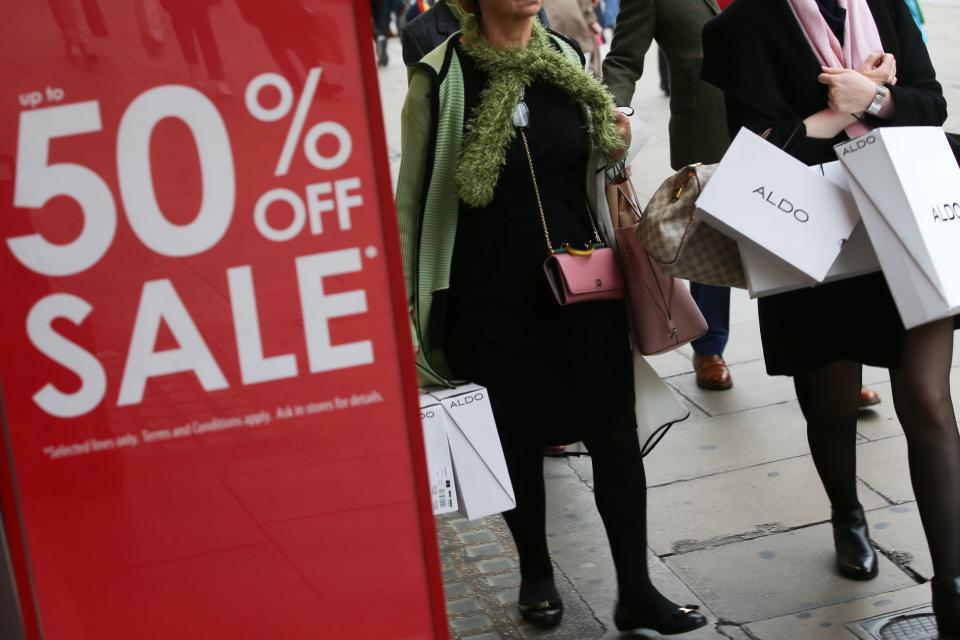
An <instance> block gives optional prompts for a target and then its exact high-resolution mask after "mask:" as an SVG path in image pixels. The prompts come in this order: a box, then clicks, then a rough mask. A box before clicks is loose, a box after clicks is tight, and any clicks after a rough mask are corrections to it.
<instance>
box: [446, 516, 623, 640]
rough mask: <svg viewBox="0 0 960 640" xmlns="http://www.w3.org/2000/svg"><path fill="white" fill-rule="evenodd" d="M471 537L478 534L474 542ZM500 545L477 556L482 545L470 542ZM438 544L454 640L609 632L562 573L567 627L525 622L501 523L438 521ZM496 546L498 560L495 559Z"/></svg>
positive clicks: (582, 637) (581, 637) (585, 639)
mask: <svg viewBox="0 0 960 640" xmlns="http://www.w3.org/2000/svg"><path fill="white" fill-rule="evenodd" d="M470 534H477V535H473V536H471V535H470ZM491 537H492V538H493V539H495V540H496V541H497V542H495V543H491V542H488V543H485V544H484V545H480V546H485V547H488V548H489V549H486V550H484V551H483V552H482V553H479V554H478V553H471V550H475V549H476V548H477V545H469V544H468V542H466V541H465V539H466V540H471V539H477V538H482V539H490V538H491ZM437 538H438V544H439V546H440V549H441V551H442V553H441V557H442V560H443V570H444V580H445V583H444V591H445V595H446V599H447V619H448V621H449V623H450V633H451V637H452V639H453V640H468V639H470V638H474V637H475V636H480V637H484V635H485V634H498V635H496V636H487V637H500V638H503V639H504V640H520V639H521V638H530V637H534V638H549V639H551V640H591V639H593V638H598V637H600V636H602V635H603V634H604V633H605V632H606V629H605V628H604V627H603V625H601V624H600V622H599V621H598V620H597V619H596V618H595V617H594V615H593V613H592V612H591V611H590V609H589V607H588V606H587V604H586V603H585V602H584V600H583V598H581V597H580V595H579V594H578V593H577V590H576V588H575V587H574V586H573V584H572V583H571V582H570V580H568V579H567V577H566V576H565V575H564V574H563V573H562V572H559V571H558V572H557V575H556V581H557V589H558V590H559V591H560V595H561V597H562V598H563V601H564V606H565V608H566V613H565V615H564V622H563V624H561V625H560V626H559V627H557V628H556V629H553V630H550V631H546V632H544V631H540V630H538V629H535V628H533V627H531V626H530V625H528V624H527V623H526V622H523V621H522V620H521V619H520V615H519V611H518V610H517V606H516V601H517V587H518V585H519V582H520V576H519V574H518V573H517V571H516V566H517V565H516V557H517V555H516V549H515V548H514V546H513V541H512V539H511V538H510V534H509V532H508V531H507V528H506V524H505V523H504V522H503V519H502V518H500V517H492V518H486V519H483V520H479V521H467V520H464V519H462V518H459V517H458V516H456V515H451V516H446V517H442V518H438V519H437ZM494 546H496V547H497V550H496V553H495V554H491V553H490V552H492V551H493V550H494V549H493V547H494Z"/></svg>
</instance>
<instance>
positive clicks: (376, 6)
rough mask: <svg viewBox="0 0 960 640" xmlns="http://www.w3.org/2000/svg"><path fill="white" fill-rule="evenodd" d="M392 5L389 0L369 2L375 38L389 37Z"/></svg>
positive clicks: (371, 0) (372, 0)
mask: <svg viewBox="0 0 960 640" xmlns="http://www.w3.org/2000/svg"><path fill="white" fill-rule="evenodd" d="M391 7H393V3H392V2H391V1H390V0H370V12H371V13H372V14H373V34H374V35H375V36H383V37H384V38H387V37H389V36H390V9H391Z"/></svg>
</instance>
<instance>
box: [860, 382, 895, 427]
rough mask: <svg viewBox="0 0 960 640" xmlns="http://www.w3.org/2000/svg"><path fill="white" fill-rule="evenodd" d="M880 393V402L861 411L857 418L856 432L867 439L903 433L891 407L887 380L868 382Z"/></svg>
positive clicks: (891, 399)
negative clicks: (874, 382)
mask: <svg viewBox="0 0 960 640" xmlns="http://www.w3.org/2000/svg"><path fill="white" fill-rule="evenodd" d="M867 386H868V387H870V388H871V389H873V390H874V391H876V392H877V393H878V394H880V399H881V401H880V404H878V405H875V406H873V407H870V409H869V410H866V411H861V412H860V415H859V418H858V419H857V433H859V434H860V436H861V437H863V438H865V439H867V440H883V439H885V438H893V437H895V436H901V435H903V428H902V427H901V426H900V421H899V420H898V419H897V414H896V412H895V411H894V408H893V395H892V393H891V391H890V383H889V382H879V383H876V384H868V385H867Z"/></svg>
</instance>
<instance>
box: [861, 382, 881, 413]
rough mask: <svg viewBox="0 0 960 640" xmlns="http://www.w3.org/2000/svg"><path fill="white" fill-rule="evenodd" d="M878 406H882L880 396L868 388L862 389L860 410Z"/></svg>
mask: <svg viewBox="0 0 960 640" xmlns="http://www.w3.org/2000/svg"><path fill="white" fill-rule="evenodd" d="M878 404H880V395H879V394H878V393H877V392H876V391H873V390H872V389H867V388H866V387H860V404H859V408H861V409H866V408H867V407H873V406H875V405H878Z"/></svg>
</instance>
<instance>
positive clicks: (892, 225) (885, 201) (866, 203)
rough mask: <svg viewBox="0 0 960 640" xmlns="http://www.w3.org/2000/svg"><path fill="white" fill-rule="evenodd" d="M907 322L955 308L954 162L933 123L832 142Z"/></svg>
mask: <svg viewBox="0 0 960 640" xmlns="http://www.w3.org/2000/svg"><path fill="white" fill-rule="evenodd" d="M835 151H836V153H837V157H838V158H840V162H841V163H842V164H843V168H844V169H845V170H846V172H847V176H848V179H849V181H850V187H851V190H852V191H853V195H854V197H855V198H856V201H857V206H858V207H859V208H860V215H861V217H862V218H863V222H864V225H865V226H866V228H867V232H868V233H869V234H870V241H871V242H872V243H873V246H874V248H875V249H876V251H877V256H878V257H879V259H880V265H881V266H882V267H883V273H884V276H885V277H886V279H887V284H888V285H889V286H890V291H891V293H892V294H893V299H894V301H895V302H896V304H897V309H898V310H899V311H900V317H901V319H902V320H903V324H904V326H905V327H906V328H908V329H910V328H912V327H916V326H919V325H921V324H925V323H927V322H931V321H933V320H938V319H940V318H946V317H949V316H952V315H955V314H956V313H957V312H958V311H960V275H958V270H960V251H958V247H960V167H958V166H957V160H956V158H955V157H954V155H953V153H952V152H951V150H950V146H949V144H948V143H947V139H946V136H945V135H944V132H943V129H941V128H940V127H885V128H881V129H875V130H874V131H871V132H870V133H867V134H865V135H862V136H860V137H858V138H854V139H853V140H850V141H848V142H845V143H843V144H839V145H837V146H836V148H835Z"/></svg>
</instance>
